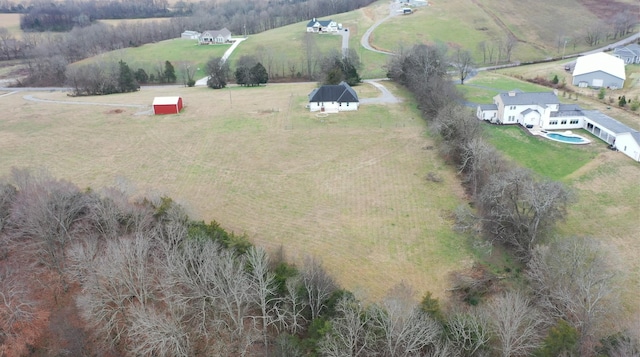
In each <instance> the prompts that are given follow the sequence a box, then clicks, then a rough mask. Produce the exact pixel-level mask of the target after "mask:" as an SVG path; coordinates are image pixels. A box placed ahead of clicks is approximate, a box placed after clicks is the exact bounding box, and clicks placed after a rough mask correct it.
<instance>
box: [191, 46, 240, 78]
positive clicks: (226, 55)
mask: <svg viewBox="0 0 640 357" xmlns="http://www.w3.org/2000/svg"><path fill="white" fill-rule="evenodd" d="M246 39H247V38H246V37H238V38H234V39H233V44H232V45H231V47H229V48H228V49H227V50H226V51H225V52H224V55H222V63H224V62H227V59H229V56H231V54H232V53H233V51H234V50H235V49H236V47H238V45H239V44H240V42H242V41H244V40H246ZM207 80H209V77H204V78H200V79H198V80H197V81H196V86H197V87H200V86H206V85H207Z"/></svg>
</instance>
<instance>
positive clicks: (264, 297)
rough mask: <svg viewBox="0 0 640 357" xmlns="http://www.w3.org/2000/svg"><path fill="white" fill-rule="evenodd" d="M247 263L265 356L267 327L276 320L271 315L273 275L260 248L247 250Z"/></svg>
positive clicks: (273, 289) (273, 288) (266, 353)
mask: <svg viewBox="0 0 640 357" xmlns="http://www.w3.org/2000/svg"><path fill="white" fill-rule="evenodd" d="M247 263H248V265H249V269H250V272H251V276H250V279H251V285H252V288H253V290H254V293H253V296H254V297H255V298H256V301H255V303H256V305H257V306H259V308H260V315H259V316H258V319H259V320H260V322H261V328H262V338H263V343H264V351H265V356H267V355H268V352H269V341H268V339H267V328H268V327H269V325H271V324H273V323H275V322H276V319H274V318H273V317H272V315H271V311H270V310H271V307H272V306H273V303H274V301H275V300H276V299H275V293H276V289H275V275H274V274H273V273H272V272H271V271H270V270H269V265H270V262H269V256H268V255H267V252H266V251H265V250H264V249H262V248H256V247H251V248H250V249H249V251H248V252H247Z"/></svg>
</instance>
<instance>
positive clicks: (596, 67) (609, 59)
mask: <svg viewBox="0 0 640 357" xmlns="http://www.w3.org/2000/svg"><path fill="white" fill-rule="evenodd" d="M597 71H602V72H605V73H608V74H610V75H612V76H614V77H617V78H620V79H622V80H624V79H625V78H626V76H625V73H624V61H623V60H622V59H620V58H617V57H614V56H612V55H609V54H606V53H604V52H598V53H593V54H590V55H586V56H582V57H578V59H577V60H576V66H575V68H574V69H573V76H574V77H575V76H579V75H583V74H587V73H592V72H597Z"/></svg>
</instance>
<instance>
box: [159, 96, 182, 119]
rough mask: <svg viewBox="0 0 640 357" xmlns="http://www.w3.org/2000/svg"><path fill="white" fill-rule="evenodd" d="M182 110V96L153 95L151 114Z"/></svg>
mask: <svg viewBox="0 0 640 357" xmlns="http://www.w3.org/2000/svg"><path fill="white" fill-rule="evenodd" d="M181 110H182V97H155V98H154V99H153V114H155V115H159V114H178V113H180V111H181Z"/></svg>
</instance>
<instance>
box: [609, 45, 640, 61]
mask: <svg viewBox="0 0 640 357" xmlns="http://www.w3.org/2000/svg"><path fill="white" fill-rule="evenodd" d="M613 56H614V57H617V58H620V59H621V60H622V61H624V63H625V64H634V63H640V45H637V44H635V43H634V44H631V45H628V46H625V47H616V48H615V49H614V50H613Z"/></svg>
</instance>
